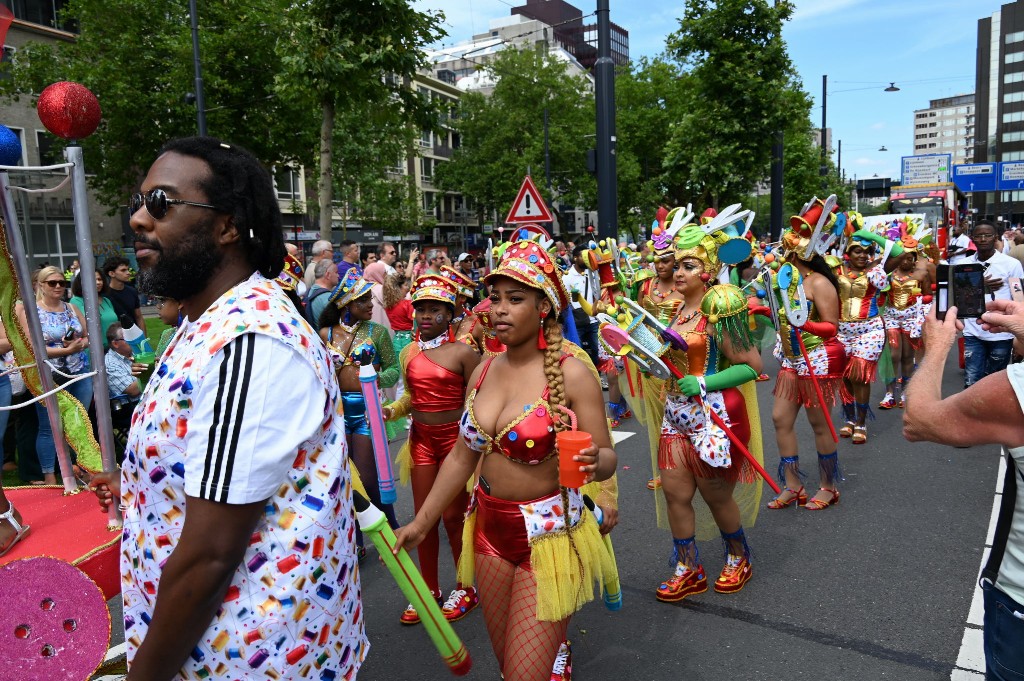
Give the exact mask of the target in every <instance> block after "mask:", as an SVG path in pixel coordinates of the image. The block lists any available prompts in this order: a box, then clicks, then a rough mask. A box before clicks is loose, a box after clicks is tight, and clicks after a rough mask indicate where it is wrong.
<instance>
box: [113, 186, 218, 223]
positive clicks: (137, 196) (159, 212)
mask: <svg viewBox="0 0 1024 681" xmlns="http://www.w3.org/2000/svg"><path fill="white" fill-rule="evenodd" d="M175 203H181V204H184V205H186V206H196V207H197V208H212V209H214V210H219V209H218V208H217V206H214V205H211V204H209V203H198V202H196V201H185V200H184V199H172V198H170V197H168V196H167V192H165V191H164V190H163V189H150V190H149V191H148V192H146V193H145V194H143V193H141V192H135V193H134V194H132V197H131V199H130V200H129V201H128V210H129V211H130V215H135V214H136V213H138V212H139V209H140V208H142V205H143V204H145V205H146V212H147V213H149V214H150V215H152V216H153V218H154V219H156V220H159V219H160V218H162V217H163V216H165V215H167V209H168V207H170V206H171V205H172V204H175Z"/></svg>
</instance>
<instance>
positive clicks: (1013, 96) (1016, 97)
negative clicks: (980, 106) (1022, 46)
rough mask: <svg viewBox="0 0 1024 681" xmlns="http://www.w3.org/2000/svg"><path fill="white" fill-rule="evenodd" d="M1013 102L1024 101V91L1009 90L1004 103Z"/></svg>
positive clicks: (1004, 97)
mask: <svg viewBox="0 0 1024 681" xmlns="http://www.w3.org/2000/svg"><path fill="white" fill-rule="evenodd" d="M1022 54H1024V53H1022ZM1013 102H1024V92H1007V93H1006V94H1004V95H1003V104H1012V103H1013Z"/></svg>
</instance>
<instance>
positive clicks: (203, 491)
mask: <svg viewBox="0 0 1024 681" xmlns="http://www.w3.org/2000/svg"><path fill="white" fill-rule="evenodd" d="M223 353H224V358H223V359H222V360H221V363H220V372H219V375H218V376H217V399H216V400H215V401H214V403H213V420H212V421H211V422H210V432H209V433H208V434H207V436H206V461H205V462H204V463H203V480H202V482H201V483H200V484H199V496H200V498H203V499H207V498H208V497H209V496H210V494H209V491H208V490H209V485H210V465H211V464H212V462H213V443H214V442H215V441H216V431H217V424H218V423H220V405H221V403H222V402H223V400H224V389H225V387H226V386H227V384H228V380H227V377H228V365H229V364H230V361H229V360H230V359H231V345H230V344H229V345H225V346H224V349H223Z"/></svg>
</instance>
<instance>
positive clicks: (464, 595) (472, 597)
mask: <svg viewBox="0 0 1024 681" xmlns="http://www.w3.org/2000/svg"><path fill="white" fill-rule="evenodd" d="M479 603H480V597H479V596H477V594H476V587H472V586H471V587H466V588H463V587H461V586H460V587H458V588H457V589H454V590H453V591H452V592H451V594H450V595H449V596H448V600H447V601H445V602H444V605H443V606H441V612H443V613H444V618H445V619H446V620H448V621H449V622H457V621H458V620H461V619H462V618H463V617H465V616H466V615H468V614H469V612H470V610H472V609H473V608H475V607H476V606H477V605H478V604H479Z"/></svg>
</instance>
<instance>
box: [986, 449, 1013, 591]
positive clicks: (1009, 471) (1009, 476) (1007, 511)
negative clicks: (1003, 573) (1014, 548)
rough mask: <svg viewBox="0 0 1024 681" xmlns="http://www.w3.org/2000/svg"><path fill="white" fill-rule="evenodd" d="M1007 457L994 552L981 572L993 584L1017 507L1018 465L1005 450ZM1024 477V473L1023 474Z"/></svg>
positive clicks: (993, 543)
mask: <svg viewBox="0 0 1024 681" xmlns="http://www.w3.org/2000/svg"><path fill="white" fill-rule="evenodd" d="M1003 451H1004V454H1005V456H1006V476H1005V477H1004V478H1003V500H1002V502H1001V503H1000V504H999V517H998V519H997V520H996V532H995V537H994V539H993V540H992V551H991V552H990V553H989V555H988V562H987V563H985V569H983V570H982V571H981V578H982V579H987V580H989V581H990V582H992V583H993V584H994V583H995V581H996V577H998V576H999V566H1000V564H1002V562H1003V554H1004V553H1005V552H1006V541H1007V539H1008V538H1009V536H1010V524H1011V523H1012V522H1013V512H1014V509H1015V508H1016V506H1017V474H1018V472H1019V471H1018V469H1017V464H1016V462H1015V461H1014V459H1013V456H1012V455H1011V454H1010V452H1009V451H1006V450H1003ZM1021 475H1022V476H1024V473H1022V474H1021Z"/></svg>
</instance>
